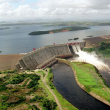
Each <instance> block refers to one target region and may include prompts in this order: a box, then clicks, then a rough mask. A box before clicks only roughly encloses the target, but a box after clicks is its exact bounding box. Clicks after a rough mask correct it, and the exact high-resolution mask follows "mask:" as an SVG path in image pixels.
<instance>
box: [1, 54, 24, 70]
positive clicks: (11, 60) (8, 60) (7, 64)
mask: <svg viewBox="0 0 110 110" xmlns="http://www.w3.org/2000/svg"><path fill="white" fill-rule="evenodd" d="M22 56H23V55H21V54H12V55H0V71H2V70H8V69H15V64H16V63H17V62H18V61H19V60H20V59H21V58H22Z"/></svg>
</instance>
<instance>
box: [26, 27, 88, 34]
mask: <svg viewBox="0 0 110 110" xmlns="http://www.w3.org/2000/svg"><path fill="white" fill-rule="evenodd" d="M85 29H90V28H89V27H81V26H74V27H63V28H59V29H53V30H47V31H34V32H31V33H29V34H28V35H42V34H52V33H58V32H68V31H77V30H85Z"/></svg>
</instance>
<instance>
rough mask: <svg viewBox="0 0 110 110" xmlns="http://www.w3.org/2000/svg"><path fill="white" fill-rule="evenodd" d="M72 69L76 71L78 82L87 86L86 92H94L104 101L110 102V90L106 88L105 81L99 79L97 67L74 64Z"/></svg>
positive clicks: (79, 63)
mask: <svg viewBox="0 0 110 110" xmlns="http://www.w3.org/2000/svg"><path fill="white" fill-rule="evenodd" d="M72 67H73V68H74V69H75V71H76V74H77V78H78V81H79V82H80V83H81V84H82V85H84V86H85V90H86V91H87V92H88V93H89V92H94V93H95V94H97V95H99V96H100V97H102V98H103V99H105V100H107V101H108V102H110V93H109V91H110V89H109V88H108V87H105V86H106V85H104V82H103V80H102V79H101V78H100V77H99V75H98V73H97V71H96V69H95V67H94V66H93V65H91V64H86V63H81V62H76V63H75V62H74V63H72Z"/></svg>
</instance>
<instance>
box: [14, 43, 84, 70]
mask: <svg viewBox="0 0 110 110" xmlns="http://www.w3.org/2000/svg"><path fill="white" fill-rule="evenodd" d="M76 44H77V45H80V44H81V45H80V46H81V48H82V47H84V43H83V42H82V43H68V44H60V45H51V46H45V47H42V48H39V49H37V50H35V51H32V52H29V53H28V54H26V55H24V56H23V57H22V58H21V59H20V60H19V63H17V64H16V69H17V70H18V71H20V70H24V69H30V70H34V69H36V68H46V67H48V66H50V65H52V64H53V63H55V62H56V61H57V60H56V58H67V57H72V56H74V55H75V52H74V49H73V48H72V45H76Z"/></svg>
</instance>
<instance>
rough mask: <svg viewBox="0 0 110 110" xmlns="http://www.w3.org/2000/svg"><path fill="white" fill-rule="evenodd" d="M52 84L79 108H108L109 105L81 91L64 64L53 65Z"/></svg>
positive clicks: (93, 109) (109, 109) (99, 109)
mask: <svg viewBox="0 0 110 110" xmlns="http://www.w3.org/2000/svg"><path fill="white" fill-rule="evenodd" d="M51 68H52V73H53V74H54V79H53V84H54V86H55V87H56V88H57V90H58V91H59V93H60V94H62V96H63V97H64V98H65V99H66V100H68V101H69V102H70V103H71V104H73V105H74V106H75V107H77V108H78V109H79V110H110V107H109V106H107V105H105V104H104V103H102V102H100V101H98V100H97V99H95V98H93V97H92V96H90V95H89V94H87V93H86V92H85V91H83V90H82V89H81V88H80V87H79V86H78V85H77V83H76V81H75V77H74V73H73V71H72V69H71V67H69V66H68V65H66V64H63V63H58V64H55V65H53V66H52V67H51Z"/></svg>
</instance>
